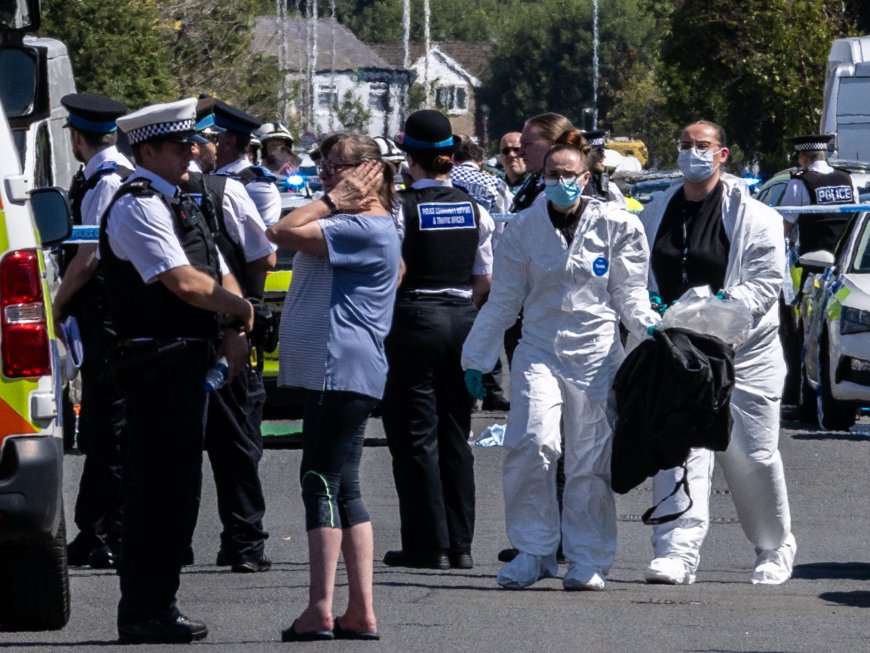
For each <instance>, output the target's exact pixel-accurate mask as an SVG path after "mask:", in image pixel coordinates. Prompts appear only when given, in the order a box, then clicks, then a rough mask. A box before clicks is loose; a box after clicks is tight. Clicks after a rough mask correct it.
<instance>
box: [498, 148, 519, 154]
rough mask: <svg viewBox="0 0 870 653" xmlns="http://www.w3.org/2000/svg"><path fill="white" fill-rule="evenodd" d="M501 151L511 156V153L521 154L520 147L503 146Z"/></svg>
mask: <svg viewBox="0 0 870 653" xmlns="http://www.w3.org/2000/svg"><path fill="white" fill-rule="evenodd" d="M501 153H502V154H503V155H505V156H510V155H511V154H519V153H520V148H518V147H503V148H501Z"/></svg>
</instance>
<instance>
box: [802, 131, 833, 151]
mask: <svg viewBox="0 0 870 653" xmlns="http://www.w3.org/2000/svg"><path fill="white" fill-rule="evenodd" d="M833 140H834V136H833V135H832V134H812V135H810V136H797V137H796V138H793V139H791V142H792V144H793V145H794V151H795V152H797V153H801V152H827V151H828V150H829V149H830V147H831V141H833Z"/></svg>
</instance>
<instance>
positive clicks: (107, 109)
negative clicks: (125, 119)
mask: <svg viewBox="0 0 870 653" xmlns="http://www.w3.org/2000/svg"><path fill="white" fill-rule="evenodd" d="M60 103H61V104H62V105H63V106H64V107H66V110H67V111H68V112H69V117H67V125H72V126H73V127H75V128H76V129H79V130H81V131H87V132H93V133H95V134H110V133H112V132H114V131H115V130H116V129H118V125H117V123H116V122H115V121H116V120H117V119H118V118H120V117H121V116H123V115H124V114H126V113H127V112H128V111H129V109H128V108H127V105H126V104H123V103H122V102H118V101H117V100H113V99H112V98H109V97H106V96H105V95H97V94H96V93H70V94H69V95H64V96H63V97H62V98H61V99H60Z"/></svg>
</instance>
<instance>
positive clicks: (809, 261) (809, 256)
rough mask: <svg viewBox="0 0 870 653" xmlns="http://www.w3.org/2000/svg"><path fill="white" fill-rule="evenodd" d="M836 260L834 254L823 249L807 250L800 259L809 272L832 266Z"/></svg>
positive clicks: (802, 265) (799, 261)
mask: <svg viewBox="0 0 870 653" xmlns="http://www.w3.org/2000/svg"><path fill="white" fill-rule="evenodd" d="M835 262H836V259H835V258H834V255H833V254H831V252H828V251H826V250H823V249H820V250H819V251H817V252H807V253H806V254H804V255H803V256H801V257H800V258H799V259H798V263H800V265H801V267H802V268H804V269H805V270H808V271H809V272H821V271H822V270H824V269H825V268H829V267H832V266H833V265H834V263H835Z"/></svg>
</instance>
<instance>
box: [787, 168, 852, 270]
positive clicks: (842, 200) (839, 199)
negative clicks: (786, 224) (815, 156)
mask: <svg viewBox="0 0 870 653" xmlns="http://www.w3.org/2000/svg"><path fill="white" fill-rule="evenodd" d="M792 177H793V178H794V179H800V180H801V181H802V182H803V183H804V186H806V188H807V192H808V193H809V195H810V202H812V204H813V205H814V206H816V205H818V206H825V205H835V204H853V203H854V202H855V199H856V198H855V195H854V193H853V192H852V180H851V178H850V177H849V175H848V174H847V173H845V172H843V171H842V170H834V171H832V172H829V173H821V172H815V171H813V170H801V171H799V172H796V173H794V174H793V175H792ZM853 215H854V214H853V213H802V214H800V215H799V216H798V218H797V226H798V234H799V235H800V246H799V248H798V253H799V254H806V253H807V252H814V251H816V250H820V249H824V250H827V251H829V252H833V251H834V249H835V248H836V247H837V241H838V240H839V239H840V235H841V234H842V233H843V229H845V227H846V224H847V223H848V222H849V220H850V219H851V218H852V216H853Z"/></svg>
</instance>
